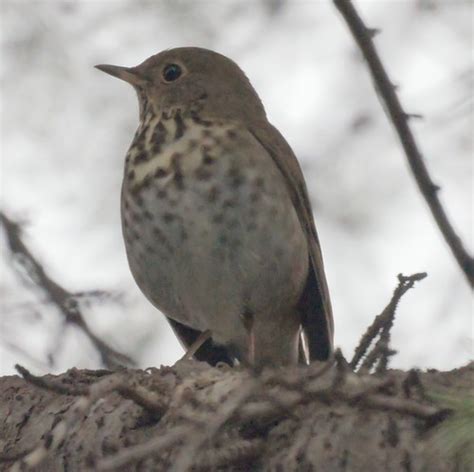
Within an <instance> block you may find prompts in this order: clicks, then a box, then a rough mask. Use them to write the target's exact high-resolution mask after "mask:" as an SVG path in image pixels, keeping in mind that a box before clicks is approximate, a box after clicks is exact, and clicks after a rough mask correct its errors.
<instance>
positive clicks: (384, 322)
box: [349, 272, 426, 369]
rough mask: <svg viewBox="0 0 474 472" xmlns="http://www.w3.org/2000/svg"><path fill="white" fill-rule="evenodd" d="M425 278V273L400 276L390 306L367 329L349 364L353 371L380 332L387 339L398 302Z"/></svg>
mask: <svg viewBox="0 0 474 472" xmlns="http://www.w3.org/2000/svg"><path fill="white" fill-rule="evenodd" d="M425 277H426V273H425V272H421V273H419V274H413V275H410V276H408V277H405V276H404V275H402V274H399V275H398V286H397V288H396V289H395V291H394V292H393V295H392V298H391V300H390V302H389V304H388V305H387V306H386V307H385V309H384V310H383V311H382V313H380V315H378V316H377V317H376V318H375V320H374V321H373V323H372V324H371V325H370V326H369V327H368V328H367V331H366V332H365V333H364V334H363V336H362V338H361V340H360V341H359V344H358V346H357V347H356V349H355V352H354V356H353V357H352V360H351V362H350V364H349V365H350V366H351V368H352V369H356V367H357V366H358V364H359V362H360V361H361V359H362V358H363V357H364V356H365V354H366V353H367V350H368V348H369V346H370V345H371V343H372V341H373V340H374V339H375V337H376V336H377V334H379V333H380V332H382V333H384V332H385V333H386V334H385V337H386V336H388V334H387V333H388V332H389V331H390V329H391V327H392V325H393V319H394V317H395V310H396V309H397V305H398V302H399V301H400V299H401V298H402V297H403V295H404V294H405V292H407V290H409V289H410V288H412V287H413V285H414V284H415V282H418V281H419V280H422V279H424V278H425ZM387 345H388V343H387Z"/></svg>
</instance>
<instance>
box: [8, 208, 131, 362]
mask: <svg viewBox="0 0 474 472" xmlns="http://www.w3.org/2000/svg"><path fill="white" fill-rule="evenodd" d="M0 223H2V225H3V227H4V229H5V234H6V238H7V243H8V246H9V248H10V251H11V253H12V255H13V256H14V257H16V258H17V259H18V260H19V261H20V263H21V265H22V266H23V267H24V268H25V270H26V272H27V273H28V275H29V276H30V278H31V280H32V281H33V282H34V283H35V284H36V286H37V287H39V288H40V289H41V290H42V291H43V292H44V293H45V294H46V295H47V297H48V298H49V300H50V301H51V302H52V303H53V304H54V305H56V307H57V308H58V309H59V311H60V312H61V313H62V315H63V316H64V318H65V320H66V322H68V323H72V324H75V325H76V326H78V327H79V328H80V329H81V330H82V331H83V332H84V333H85V334H86V335H87V336H88V338H89V339H90V340H91V342H92V344H93V345H94V346H95V347H96V349H97V350H98V351H99V353H100V357H101V359H102V362H103V364H104V365H105V366H106V367H108V368H117V367H120V366H123V365H133V361H132V360H131V359H130V358H129V357H127V356H125V355H123V354H120V353H119V352H117V351H115V350H114V349H112V348H111V347H109V346H108V345H107V344H106V343H104V341H102V340H101V339H99V338H98V337H97V336H96V335H95V334H94V333H93V332H92V331H91V330H90V328H89V326H88V325H87V323H86V322H85V320H84V317H83V316H82V313H81V311H80V309H79V306H78V303H77V301H76V300H75V296H74V294H73V293H70V292H68V291H67V290H66V289H64V288H63V287H61V286H60V285H58V284H57V283H56V282H55V281H54V280H52V279H51V278H50V277H49V275H48V274H47V273H46V272H45V270H44V268H43V266H42V265H41V264H40V263H39V262H38V260H37V259H36V258H35V256H33V254H32V253H31V251H30V250H29V249H28V247H26V245H25V243H24V242H23V240H22V238H21V227H20V225H19V224H18V223H16V222H14V221H13V220H11V219H10V218H8V217H7V216H6V215H5V213H3V212H2V211H0Z"/></svg>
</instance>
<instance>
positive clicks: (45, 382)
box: [15, 364, 88, 396]
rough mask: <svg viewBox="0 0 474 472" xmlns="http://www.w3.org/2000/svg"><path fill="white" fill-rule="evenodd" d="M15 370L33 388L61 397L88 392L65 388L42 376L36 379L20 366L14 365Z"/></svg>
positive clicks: (83, 389) (75, 388)
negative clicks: (54, 393) (58, 394)
mask: <svg viewBox="0 0 474 472" xmlns="http://www.w3.org/2000/svg"><path fill="white" fill-rule="evenodd" d="M15 369H16V370H17V371H18V373H19V374H21V375H22V376H23V378H24V379H25V380H26V381H27V382H29V383H30V384H32V385H34V386H35V387H39V388H42V389H44V390H50V391H52V392H57V393H60V394H61V395H73V396H77V395H85V394H86V393H87V391H88V389H87V387H83V386H75V387H72V386H66V385H64V384H62V383H60V382H55V381H54V380H51V379H46V378H45V377H44V376H42V377H38V376H36V375H33V374H32V373H31V372H30V371H29V370H28V369H26V368H25V367H23V366H21V365H20V364H16V365H15Z"/></svg>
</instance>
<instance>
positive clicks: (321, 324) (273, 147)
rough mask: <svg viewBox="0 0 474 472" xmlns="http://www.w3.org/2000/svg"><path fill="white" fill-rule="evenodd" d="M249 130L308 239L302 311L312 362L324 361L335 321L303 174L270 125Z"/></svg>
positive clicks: (293, 155)
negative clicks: (272, 165)
mask: <svg viewBox="0 0 474 472" xmlns="http://www.w3.org/2000/svg"><path fill="white" fill-rule="evenodd" d="M248 130H249V131H250V133H251V134H252V135H253V136H254V137H255V139H256V140H257V141H258V142H259V143H260V144H261V145H262V146H263V147H264V148H265V150H266V151H267V152H268V154H270V156H271V158H272V159H273V161H274V162H275V164H276V166H277V167H278V169H279V170H280V172H281V174H282V175H283V177H284V179H285V182H286V184H287V185H286V186H287V189H288V193H289V194H290V196H291V199H292V201H293V205H294V207H295V209H296V213H297V215H298V218H299V221H300V224H301V226H302V228H303V231H304V233H305V235H306V239H307V241H308V248H309V260H310V270H309V273H308V279H307V281H306V287H305V289H304V291H303V294H302V296H301V300H300V307H299V308H300V311H301V320H302V327H303V331H304V333H305V336H306V339H307V341H308V350H309V357H310V361H311V360H316V359H318V360H325V359H327V358H328V357H329V355H330V354H331V352H332V349H333V335H334V321H333V316H332V308H331V300H330V298H329V291H328V286H327V282H326V276H325V273H324V265H323V257H322V253H321V247H320V244H319V240H318V235H317V233H316V227H315V224H314V218H313V212H312V210H311V205H310V202H309V197H308V191H307V189H306V184H305V181H304V177H303V173H302V171H301V168H300V166H299V164H298V160H297V159H296V156H295V154H294V153H293V151H292V149H291V148H290V146H289V144H288V143H287V142H286V141H285V138H283V136H282V135H281V134H280V132H279V131H278V130H277V129H276V128H275V127H274V126H272V125H271V124H270V123H268V122H267V121H260V122H255V123H253V126H251V127H249V128H248Z"/></svg>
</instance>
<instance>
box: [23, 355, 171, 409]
mask: <svg viewBox="0 0 474 472" xmlns="http://www.w3.org/2000/svg"><path fill="white" fill-rule="evenodd" d="M15 369H16V370H17V371H18V372H19V373H20V374H21V375H22V376H23V378H24V379H25V380H26V381H27V382H29V383H31V384H32V385H35V386H36V387H39V388H42V389H44V390H50V391H53V392H57V393H59V394H61V395H72V396H76V397H77V396H80V395H88V393H89V387H85V386H80V385H77V386H74V387H73V386H66V385H64V384H63V383H60V382H57V381H54V380H52V379H47V378H45V377H44V376H42V377H38V376H36V375H33V374H32V373H31V372H30V371H29V370H28V369H26V368H25V367H23V366H21V365H19V364H16V365H15ZM106 375H117V374H113V372H108V373H107V374H106ZM118 375H120V374H118ZM119 378H121V381H120V382H118V383H117V382H115V383H114V390H115V391H116V392H117V393H120V395H122V396H123V397H124V398H128V399H129V400H132V401H133V402H135V403H136V404H137V405H139V406H141V407H142V408H144V409H145V410H147V411H148V412H150V413H152V414H153V415H154V416H158V417H161V415H162V414H163V412H164V411H165V410H166V408H167V406H168V404H167V402H166V401H165V400H163V399H162V398H161V397H160V396H159V395H157V394H156V393H155V392H153V391H151V390H149V389H147V388H145V387H143V386H142V385H140V384H138V383H137V382H136V381H130V380H129V379H127V378H126V377H124V376H120V377H119Z"/></svg>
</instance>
